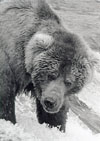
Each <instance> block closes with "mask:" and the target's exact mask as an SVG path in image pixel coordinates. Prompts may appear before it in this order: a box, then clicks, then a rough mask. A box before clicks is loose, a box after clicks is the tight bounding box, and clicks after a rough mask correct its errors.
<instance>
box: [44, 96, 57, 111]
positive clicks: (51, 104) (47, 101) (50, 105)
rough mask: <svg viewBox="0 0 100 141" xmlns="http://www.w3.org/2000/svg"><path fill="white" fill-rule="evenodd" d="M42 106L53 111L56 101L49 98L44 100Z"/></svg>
mask: <svg viewBox="0 0 100 141" xmlns="http://www.w3.org/2000/svg"><path fill="white" fill-rule="evenodd" d="M44 105H45V106H46V107H47V108H49V109H53V108H54V107H55V106H56V100H54V99H53V98H50V97H49V98H45V99H44Z"/></svg>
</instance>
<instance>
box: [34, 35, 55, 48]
mask: <svg viewBox="0 0 100 141" xmlns="http://www.w3.org/2000/svg"><path fill="white" fill-rule="evenodd" d="M33 41H34V43H35V45H36V46H37V47H40V48H44V49H48V47H49V46H51V45H52V43H53V41H54V39H53V37H52V36H50V35H48V34H46V33H36V34H35V35H34V37H33Z"/></svg>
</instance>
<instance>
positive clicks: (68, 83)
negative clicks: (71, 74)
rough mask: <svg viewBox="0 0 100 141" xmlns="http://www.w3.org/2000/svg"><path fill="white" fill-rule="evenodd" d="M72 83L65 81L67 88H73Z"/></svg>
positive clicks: (68, 80)
mask: <svg viewBox="0 0 100 141" xmlns="http://www.w3.org/2000/svg"><path fill="white" fill-rule="evenodd" d="M72 84H73V83H72V81H71V80H70V79H66V80H65V85H66V86H67V87H71V86H72Z"/></svg>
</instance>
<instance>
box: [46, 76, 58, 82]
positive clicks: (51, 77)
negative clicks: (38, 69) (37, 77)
mask: <svg viewBox="0 0 100 141" xmlns="http://www.w3.org/2000/svg"><path fill="white" fill-rule="evenodd" d="M55 79H56V76H55V75H48V80H50V81H52V80H55Z"/></svg>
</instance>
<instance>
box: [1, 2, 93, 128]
mask: <svg viewBox="0 0 100 141" xmlns="http://www.w3.org/2000/svg"><path fill="white" fill-rule="evenodd" d="M90 70H91V63H90V60H89V57H88V52H87V45H86V44H85V43H84V42H83V41H82V40H81V39H80V38H79V37H78V36H77V35H76V34H74V33H72V32H70V31H69V30H67V29H65V28H64V27H63V25H62V24H61V21H60V19H59V18H58V16H57V15H56V14H55V13H54V12H53V10H52V9H51V8H50V7H49V6H48V4H47V3H46V2H45V1H44V0H7V1H6V0H3V1H2V2H0V118H3V119H5V120H10V121H11V122H13V123H16V118H15V104H14V101H15V96H16V95H17V94H18V93H20V92H21V91H22V90H24V89H26V90H31V91H32V95H34V96H35V98H36V107H37V117H38V121H39V123H41V124H42V123H47V124H49V126H50V127H52V126H55V127H58V126H60V130H63V131H65V124H66V118H67V112H68V109H69V106H68V103H67V96H68V95H71V94H75V93H78V92H79V91H80V90H81V89H82V88H83V86H84V85H85V84H86V82H87V80H88V78H89V76H90V72H91V71H90Z"/></svg>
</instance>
